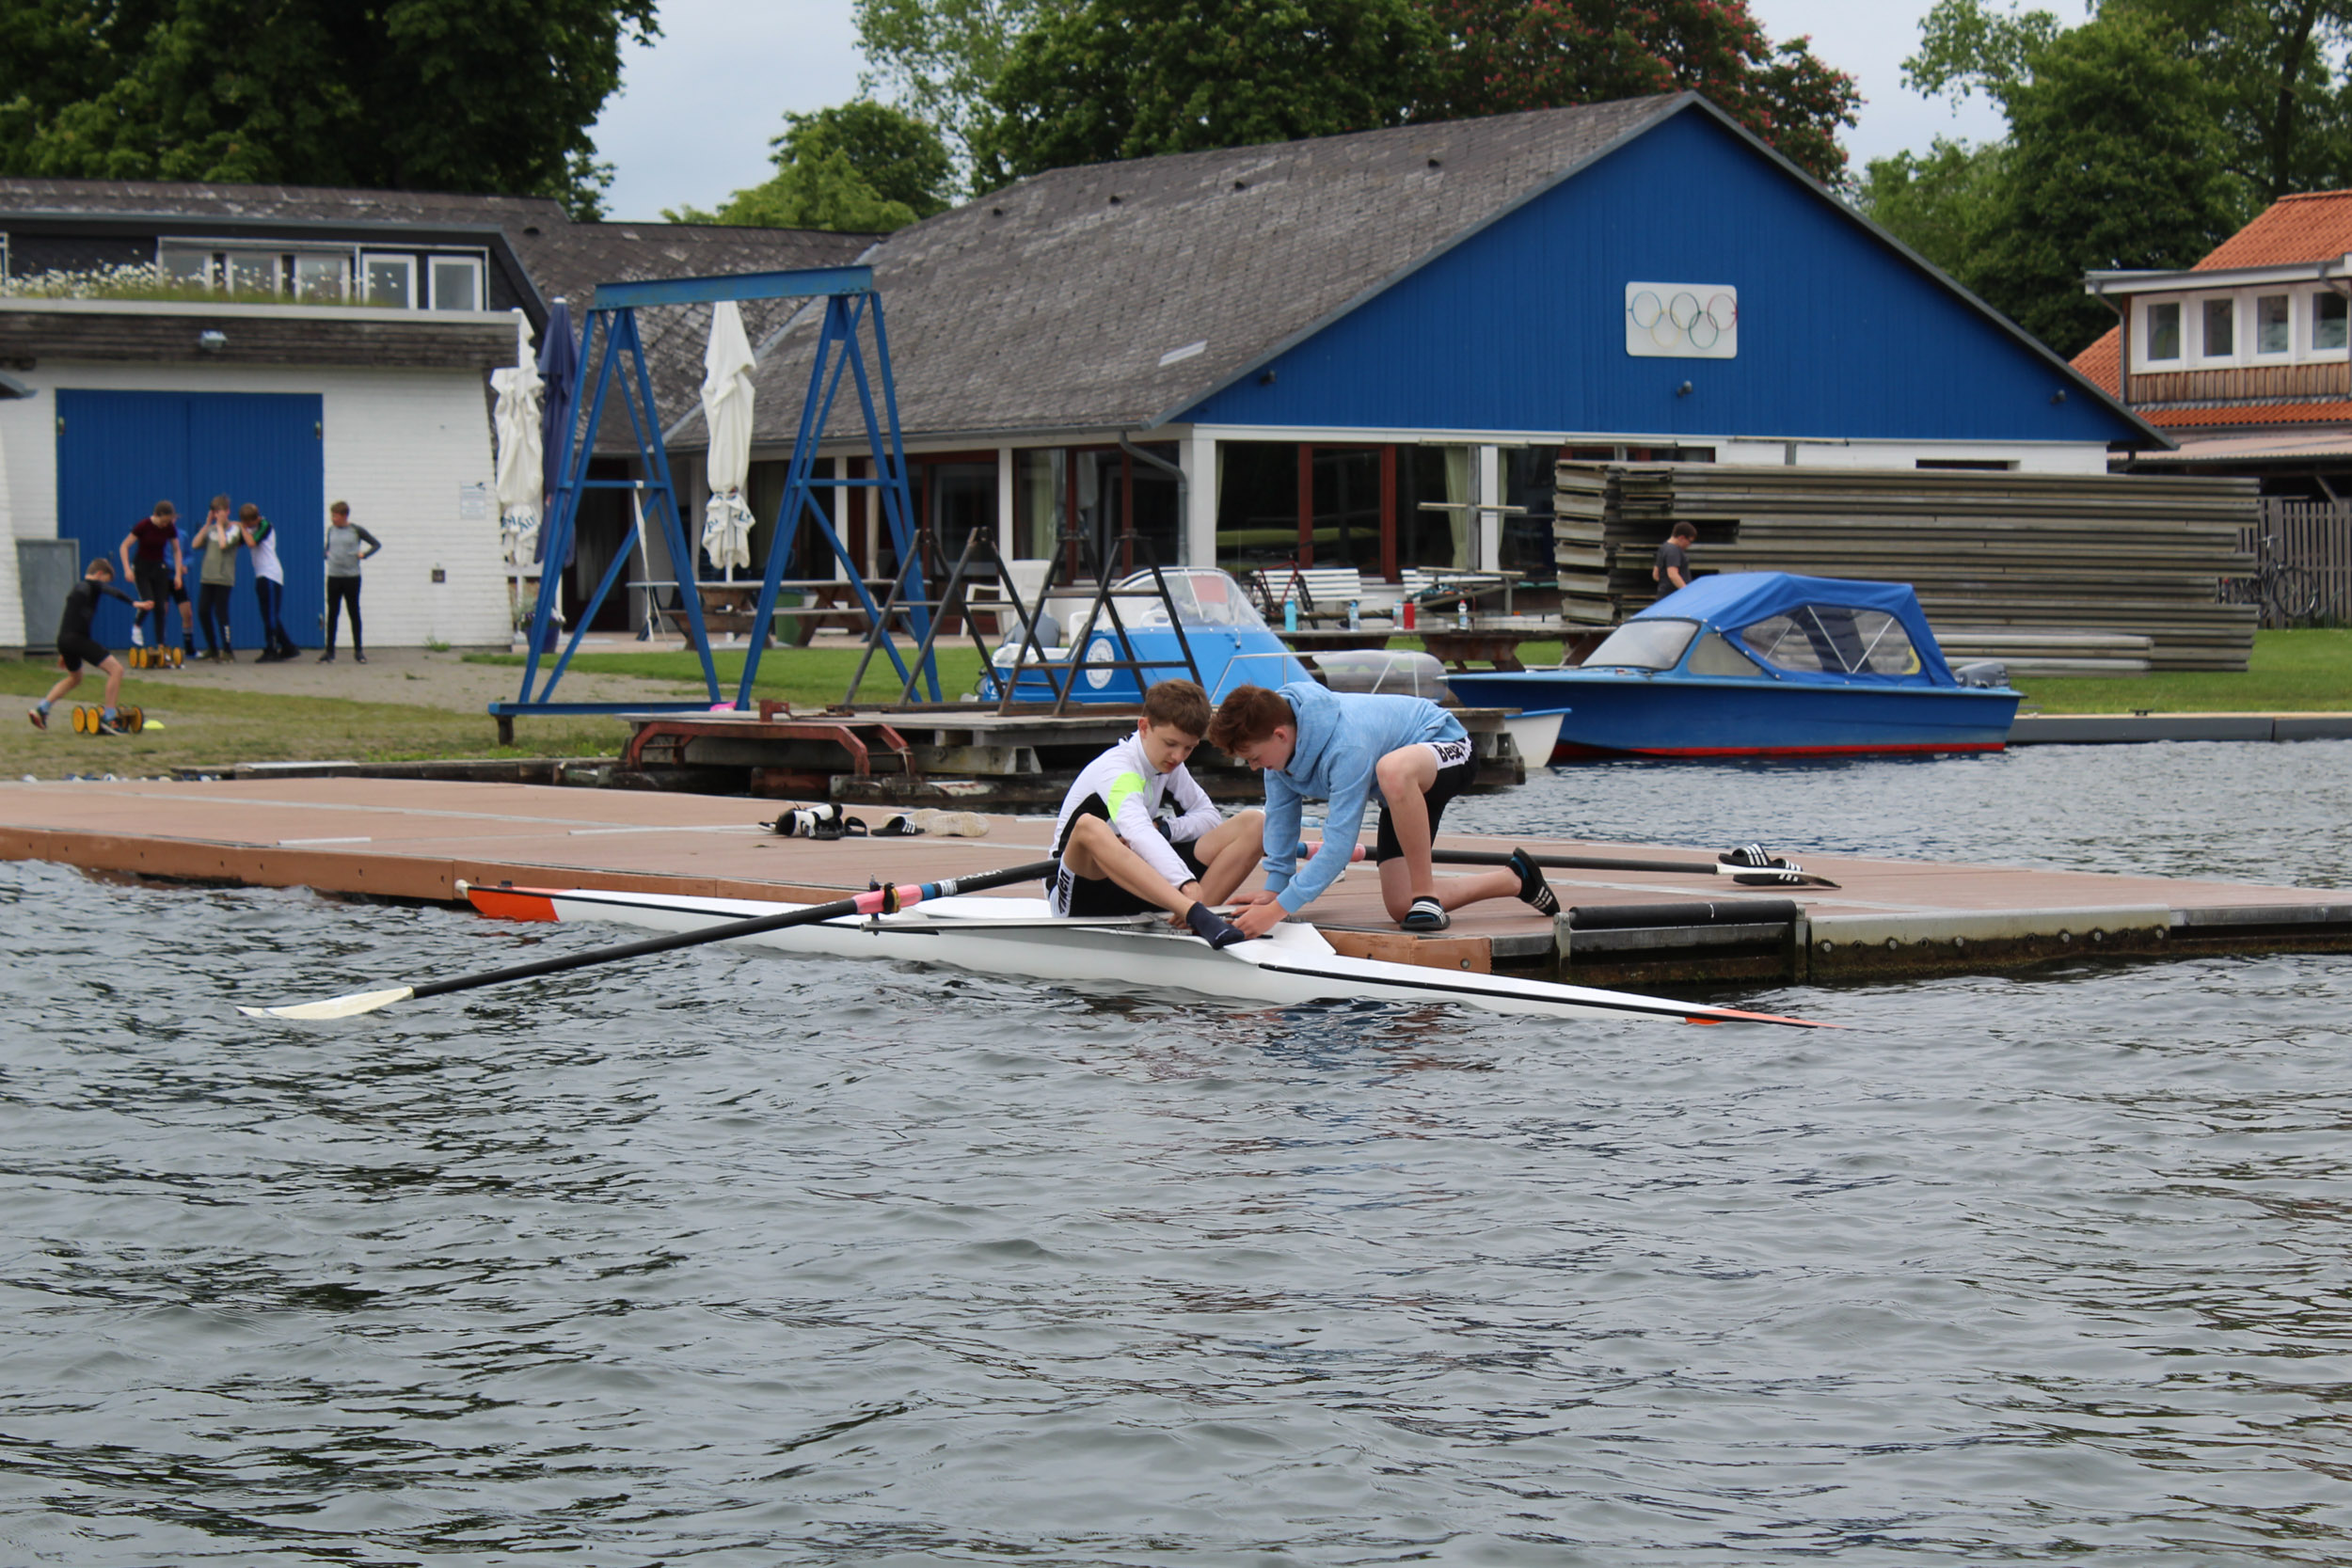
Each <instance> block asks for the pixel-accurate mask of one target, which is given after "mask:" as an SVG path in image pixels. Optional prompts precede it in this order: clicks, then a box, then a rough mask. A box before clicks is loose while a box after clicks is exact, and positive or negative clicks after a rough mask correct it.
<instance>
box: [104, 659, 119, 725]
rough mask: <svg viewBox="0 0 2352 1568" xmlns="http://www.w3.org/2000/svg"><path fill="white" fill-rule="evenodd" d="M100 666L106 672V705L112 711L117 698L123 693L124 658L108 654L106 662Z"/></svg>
mask: <svg viewBox="0 0 2352 1568" xmlns="http://www.w3.org/2000/svg"><path fill="white" fill-rule="evenodd" d="M99 668H100V669H101V670H103V671H105V672H106V707H107V710H108V711H109V712H111V711H113V709H114V706H115V699H116V698H118V697H119V696H121V695H122V660H120V659H119V658H117V657H114V656H113V655H112V654H108V655H107V656H106V662H105V663H103V664H102V665H100V666H99Z"/></svg>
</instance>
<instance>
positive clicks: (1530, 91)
mask: <svg viewBox="0 0 2352 1568" xmlns="http://www.w3.org/2000/svg"><path fill="white" fill-rule="evenodd" d="M1427 3H1428V4H1430V6H1431V8H1432V11H1433V14H1434V16H1435V18H1436V20H1437V22H1438V24H1439V25H1440V26H1441V27H1442V28H1443V30H1444V32H1445V35H1446V37H1447V39H1448V48H1447V49H1446V51H1445V54H1444V55H1443V56H1442V57H1441V61H1440V64H1439V68H1438V82H1437V84H1436V87H1437V90H1436V94H1435V97H1434V99H1433V101H1432V102H1431V103H1428V104H1426V105H1425V106H1424V107H1423V108H1422V112H1421V113H1419V115H1418V116H1417V117H1416V118H1419V119H1458V118H1462V117H1466V116H1470V115H1491V114H1502V113H1506V112H1509V111H1511V110H1515V109H1549V108H1560V107H1564V106H1566V105H1568V104H1573V103H1602V102H1605V101H1607V100H1610V99H1615V98H1639V97H1643V96H1645V95H1648V94H1652V93H1663V92H1682V91H1693V92H1698V93H1702V94H1704V95H1705V96H1706V97H1707V98H1708V101H1710V102H1711V103H1714V104H1715V105H1716V106H1717V107H1719V108H1721V109H1723V110H1724V112H1725V113H1726V114H1728V115H1730V116H1731V118H1732V119H1736V120H1738V121H1739V122H1740V124H1741V125H1744V126H1746V127H1747V128H1748V129H1749V130H1750V131H1752V132H1754V133H1755V134H1756V136H1757V137H1759V138H1760V139H1761V140H1763V141H1764V142H1765V143H1767V144H1768V145H1769V146H1771V147H1772V148H1773V149H1774V150H1777V151H1779V152H1780V153H1781V155H1782V156H1784V157H1786V158H1788V160H1789V161H1790V162H1791V163H1793V164H1795V165H1796V166H1798V167H1799V168H1802V169H1804V171H1805V172H1806V173H1808V174H1810V175H1812V176H1813V177H1814V178H1815V179H1816V180H1819V181H1821V182H1823V183H1825V184H1838V183H1840V182H1842V181H1843V180H1844V178H1845V168H1846V153H1845V150H1844V149H1843V148H1841V147H1839V146H1838V145H1837V132H1838V128H1839V127H1840V126H1851V125H1852V124H1853V123H1854V110H1855V109H1856V107H1857V106H1858V105H1859V104H1860V103H1861V102H1862V96H1861V94H1860V92H1859V91H1857V90H1856V88H1855V87H1854V83H1853V78H1852V77H1851V76H1850V75H1848V74H1846V73H1845V72H1844V71H1836V70H1833V69H1832V68H1831V67H1829V66H1827V65H1825V64H1823V63H1822V62H1821V61H1820V59H1819V58H1817V57H1816V56H1815V55H1814V54H1813V51H1812V44H1811V40H1808V39H1803V38H1799V39H1791V40H1788V41H1787V42H1785V43H1780V44H1774V43H1772V41H1771V40H1769V39H1767V38H1766V37H1765V35H1764V30H1763V29H1762V28H1761V27H1759V26H1758V25H1757V24H1756V21H1755V19H1754V18H1753V17H1751V16H1749V14H1748V10H1747V3H1746V0H1649V3H1648V4H1645V5H1643V6H1640V7H1632V6H1626V5H1623V4H1620V3H1618V0H1551V3H1549V4H1535V5H1531V4H1528V3H1527V0H1427Z"/></svg>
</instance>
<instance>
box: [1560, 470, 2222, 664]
mask: <svg viewBox="0 0 2352 1568" xmlns="http://www.w3.org/2000/svg"><path fill="white" fill-rule="evenodd" d="M1558 473H1559V481H1558V483H1559V484H1560V487H1561V506H1562V516H1563V518H1564V521H1565V517H1566V516H1567V515H1568V514H1567V508H1568V506H1569V504H1570V501H1571V499H1573V501H1574V504H1575V505H1577V506H1578V507H1580V508H1586V509H1589V508H1590V506H1591V504H1592V502H1591V499H1590V498H1591V497H1592V495H1593V494H1594V493H1595V491H1596V489H1597V490H1598V492H1599V494H1600V497H1601V507H1600V510H1601V514H1602V531H1603V538H1604V543H1605V552H1606V559H1607V567H1606V572H1607V576H1606V579H1605V588H1601V587H1600V585H1592V586H1593V587H1594V588H1596V589H1598V590H1599V591H1602V592H1605V594H1606V597H1607V599H1608V601H1609V604H1610V613H1611V618H1612V619H1622V618H1623V617H1624V616H1625V615H1628V614H1630V613H1631V612H1633V611H1634V610H1640V609H1642V608H1643V607H1644V606H1645V605H1647V604H1649V603H1650V602H1651V601H1652V599H1653V598H1654V597H1655V589H1654V587H1653V585H1652V584H1651V581H1650V576H1649V571H1650V561H1651V558H1652V556H1653V555H1654V554H1655V553H1656V551H1657V548H1658V546H1659V545H1660V543H1661V542H1662V541H1663V540H1664V539H1665V537H1666V535H1667V533H1668V532H1669V531H1670V530H1671V529H1672V528H1673V526H1674V525H1675V524H1676V523H1677V522H1683V521H1688V522H1690V523H1691V524H1692V525H1693V526H1694V527H1696V528H1697V530H1698V544H1697V546H1695V547H1693V549H1692V552H1691V553H1692V565H1693V566H1694V567H1696V568H1698V569H1699V570H1701V571H1716V572H1755V571H1782V572H1801V573H1804V574H1806V575H1807V576H1812V577H1842V578H1870V579H1874V580H1878V581H1884V582H1907V583H1910V584H1911V585H1912V587H1913V588H1914V589H1915V591H1916V592H1917V594H1918V595H1919V602H1920V604H1921V606H1922V607H1923V608H1925V610H1927V613H1928V619H1929V620H1930V622H1931V623H1932V624H1933V625H1934V626H1935V627H1936V629H1937V631H1938V633H1939V634H1959V633H1963V632H1966V631H1979V632H2017V631H2024V630H2029V629H2042V630H2048V631H2059V632H2066V631H2071V632H2088V633H2124V634H2132V635H2137V636H2142V637H2146V638H2148V639H2150V640H2151V648H2150V652H2149V655H2148V658H2149V664H2150V666H2151V667H2152V668H2153V669H2156V670H2243V669H2245V668H2246V659H2247V655H2248V654H2249V652H2250V651H2251V649H2252V647H2253V635H2254V625H2255V612H2254V611H2253V610H2251V609H2250V608H2249V607H2246V606H2241V605H2225V604H2222V603H2219V602H2218V600H2217V595H2216V585H2217V582H2218V580H2219V579H2220V578H2224V577H2235V576H2239V575H2242V574H2244V573H2246V572H2248V571H2249V570H2250V569H2251V566H2252V562H2251V561H2250V560H2249V557H2248V556H2247V555H2246V554H2245V553H2244V551H2243V550H2241V549H2240V547H2239V537H2240V532H2239V531H2240V530H2241V528H2243V527H2245V526H2247V525H2249V524H2251V523H2252V522H2254V521H2255V518H2256V513H2257V506H2258V500H2257V496H2256V487H2255V482H2254V481H2252V480H2239V479H2208V478H2202V477H2193V478H2192V477H2174V476H2171V475H2144V474H2037V473H2010V472H1981V471H1965V472H1953V471H1935V470H1915V469H1909V468H1812V467H1733V466H1730V465H1722V466H1717V465H1710V464H1695V463H1624V464H1589V463H1563V464H1561V465H1560V466H1559V469H1558ZM1560 547H1561V548H1562V549H1563V550H1567V549H1571V548H1573V549H1575V550H1577V551H1578V552H1580V555H1581V552H1582V551H1583V550H1584V548H1585V542H1584V539H1583V537H1582V534H1581V531H1580V532H1579V534H1578V535H1577V536H1576V537H1575V538H1574V539H1572V540H1570V539H1564V540H1563V542H1562V544H1561V546H1560ZM1566 577H1567V570H1566V565H1565V557H1564V564H1563V571H1562V578H1563V582H1564V586H1565V580H1566Z"/></svg>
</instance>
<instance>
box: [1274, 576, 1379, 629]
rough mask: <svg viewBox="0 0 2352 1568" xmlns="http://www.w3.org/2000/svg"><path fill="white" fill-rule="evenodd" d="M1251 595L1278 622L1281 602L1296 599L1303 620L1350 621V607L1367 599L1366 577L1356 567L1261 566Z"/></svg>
mask: <svg viewBox="0 0 2352 1568" xmlns="http://www.w3.org/2000/svg"><path fill="white" fill-rule="evenodd" d="M1253 587H1254V592H1253V594H1252V597H1254V598H1255V599H1256V600H1257V602H1258V608H1259V610H1261V611H1263V613H1264V615H1265V618H1266V619H1267V621H1269V622H1271V623H1274V624H1276V625H1279V624H1280V622H1281V619H1282V602H1283V601H1284V600H1286V599H1292V600H1295V601H1297V604H1298V618H1299V619H1300V620H1301V621H1307V622H1314V621H1337V622H1341V623H1344V622H1345V621H1346V620H1347V607H1348V606H1349V605H1350V604H1358V605H1360V604H1361V603H1362V602H1363V598H1364V577H1363V574H1362V573H1361V572H1359V571H1358V570H1357V569H1356V568H1355V567H1353V566H1262V567H1260V568H1259V569H1258V575H1257V578H1256V581H1255V583H1254V585H1253Z"/></svg>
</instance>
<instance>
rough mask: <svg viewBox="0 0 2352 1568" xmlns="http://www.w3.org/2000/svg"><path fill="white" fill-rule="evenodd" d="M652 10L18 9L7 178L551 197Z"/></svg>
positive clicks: (1, 26)
mask: <svg viewBox="0 0 2352 1568" xmlns="http://www.w3.org/2000/svg"><path fill="white" fill-rule="evenodd" d="M655 3H656V0H389V3H384V4H376V5H367V6H360V5H349V4H339V3H337V0H119V3H113V4H103V5H91V4H89V3H87V0H9V3H8V5H6V6H5V7H0V170H5V171H6V172H8V173H13V174H22V175H47V176H55V177H64V178H96V179H116V180H208V181H250V182H285V183H293V184H316V185H343V186H358V187H363V188H374V189H391V190H444V191H459V192H503V193H508V194H517V195H522V194H539V195H548V196H555V197H558V198H562V199H563V200H564V201H565V203H566V205H567V206H569V207H570V208H571V209H572V210H573V213H574V215H575V216H595V215H596V213H597V210H598V208H599V206H600V197H601V192H602V190H603V188H604V185H605V184H606V183H607V182H609V181H610V179H611V173H610V170H609V169H608V168H606V167H605V166H601V165H599V164H597V163H596V161H595V156H594V154H595V145H594V143H593V142H592V141H591V139H590V137H589V135H588V127H589V126H590V125H591V124H592V123H594V121H595V120H596V116H597V114H598V113H599V112H600V111H601V110H602V108H603V106H604V103H605V100H606V99H607V98H609V97H610V96H611V95H612V92H613V90H614V89H615V88H617V87H619V86H620V81H621V47H622V44H623V43H624V41H644V40H649V39H651V38H653V37H655V36H657V34H658V33H659V31H660V29H659V27H658V26H657V24H656V22H655Z"/></svg>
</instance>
